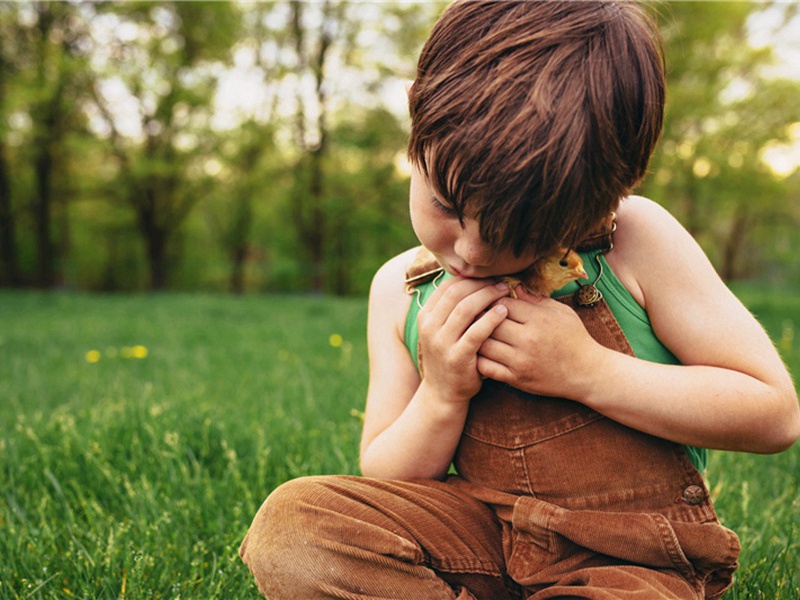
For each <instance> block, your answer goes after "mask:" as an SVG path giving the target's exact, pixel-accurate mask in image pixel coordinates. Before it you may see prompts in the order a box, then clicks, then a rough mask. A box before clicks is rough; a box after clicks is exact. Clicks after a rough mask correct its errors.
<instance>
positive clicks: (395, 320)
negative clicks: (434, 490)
mask: <svg viewBox="0 0 800 600" xmlns="http://www.w3.org/2000/svg"><path fill="white" fill-rule="evenodd" d="M411 260H413V254H412V253H404V254H401V255H400V256H398V257H396V258H394V259H392V260H390V261H389V262H388V263H386V264H385V265H384V266H383V267H382V268H381V269H380V270H379V271H378V273H377V274H376V275H375V278H374V279H373V282H372V287H371V289H370V300H369V318H368V323H367V341H368V346H369V359H370V381H369V390H368V392H367V407H366V412H365V418H364V430H363V433H362V438H361V470H362V473H363V474H364V475H366V476H369V477H378V478H383V479H414V478H426V479H438V478H442V477H444V476H445V475H446V474H447V471H448V469H449V467H450V463H451V461H452V458H453V455H454V453H455V450H456V447H457V446H458V440H459V438H460V437H461V432H462V430H463V428H464V423H465V421H466V417H467V411H468V408H469V399H470V398H471V397H472V396H473V395H474V394H475V393H476V392H477V389H479V388H480V384H481V379H480V375H479V374H478V371H477V366H476V360H477V351H478V348H479V347H480V345H481V344H482V343H483V342H484V341H485V340H486V338H487V337H488V336H489V334H491V332H492V331H493V330H494V328H495V327H496V326H497V324H498V323H499V322H500V321H502V319H503V318H504V317H505V309H501V310H500V311H489V313H487V314H486V315H483V316H480V314H481V313H482V312H483V311H484V310H485V309H486V308H487V307H488V306H489V305H490V304H491V303H492V302H494V301H496V300H497V299H498V298H500V297H502V295H503V294H504V293H505V291H504V290H502V289H498V288H496V287H495V286H494V285H492V284H491V283H490V282H485V281H483V282H481V281H475V280H464V279H459V278H453V279H450V280H448V281H446V282H445V283H443V284H442V285H441V286H440V287H439V289H438V290H437V291H436V292H435V293H434V294H433V295H432V296H431V298H430V299H429V300H428V302H427V303H426V305H425V308H424V309H423V310H422V311H421V312H420V323H421V324H420V343H421V345H422V347H423V353H424V354H425V357H426V358H425V373H426V376H425V379H424V380H423V381H420V378H419V375H418V373H417V369H416V367H415V365H414V362H413V360H412V359H411V356H410V354H409V352H408V350H407V349H406V347H405V344H404V326H405V319H406V313H407V312H408V307H409V302H411V301H413V300H412V299H411V296H409V295H408V294H406V292H405V286H404V273H405V269H406V267H407V266H408V265H409V264H410V262H411ZM479 316H480V317H479ZM476 317H479V318H478V319H477V320H476ZM473 321H474V323H473ZM437 344H438V346H437ZM458 350H461V352H460V353H459V352H458Z"/></svg>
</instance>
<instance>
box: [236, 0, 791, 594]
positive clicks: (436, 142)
mask: <svg viewBox="0 0 800 600" xmlns="http://www.w3.org/2000/svg"><path fill="white" fill-rule="evenodd" d="M656 40H657V37H656V35H655V33H654V30H653V28H652V26H651V24H650V21H649V20H648V19H647V18H646V17H645V15H644V14H643V13H642V12H641V10H640V9H638V8H637V7H636V6H635V5H633V4H631V3H628V2H611V1H609V2H599V1H595V2H555V1H553V2H491V1H490V2H483V1H480V2H479V1H460V2H455V3H454V4H452V5H451V6H450V7H449V8H448V9H447V10H446V11H445V13H444V14H443V15H442V17H441V18H440V20H439V21H438V22H437V24H436V26H435V27H434V30H433V32H432V34H431V36H430V38H429V39H428V42H427V43H426V45H425V48H424V49H423V51H422V55H421V57H420V61H419V65H418V70H417V77H416V79H415V81H414V83H413V85H412V86H411V88H410V90H409V105H410V109H411V116H412V132H411V138H410V143H409V156H410V158H411V161H412V163H413V165H414V172H413V175H412V180H411V192H410V212H411V221H412V225H413V227H414V231H415V233H416V234H417V236H418V238H419V240H420V242H421V244H422V245H423V246H424V247H425V248H426V249H427V250H428V251H430V253H431V255H432V256H433V257H434V259H435V263H431V264H422V265H420V264H419V262H418V261H416V260H415V259H416V258H417V257H418V256H419V250H418V249H412V250H410V251H408V252H405V253H403V254H401V255H399V256H397V257H395V258H393V259H391V260H389V261H388V262H387V263H386V264H385V265H384V266H383V267H382V268H381V269H380V270H379V272H378V273H377V274H376V276H375V279H374V281H373V285H372V289H371V292H370V305H369V323H368V341H369V352H370V384H369V392H368V398H367V409H366V417H365V423H364V431H363V437H362V451H361V467H362V471H363V474H364V475H365V476H366V477H364V478H355V477H316V478H305V479H300V480H295V481H292V482H289V483H287V484H285V485H283V486H281V487H280V488H279V489H278V490H276V491H275V492H274V493H273V494H272V495H271V496H270V497H269V498H268V499H267V501H266V502H265V503H264V505H263V506H262V508H261V509H260V511H259V513H258V514H257V515H256V518H255V520H254V522H253V525H252V527H251V529H250V531H249V533H248V535H247V537H246V539H245V541H244V542H243V544H242V549H241V555H242V557H243V559H244V560H245V562H246V563H247V564H248V566H249V567H250V569H251V570H252V572H253V573H254V575H255V577H256V581H257V583H258V585H259V589H260V590H261V591H262V592H263V593H264V594H265V595H266V596H267V597H269V598H271V599H294V598H364V599H367V598H396V599H404V600H414V599H421V600H422V599H425V600H429V599H439V598H441V599H445V598H461V599H467V598H478V599H488V600H494V599H500V600H502V599H506V598H526V599H528V598H534V599H536V600H540V599H543V598H556V597H559V598H566V597H569V598H595V599H605V598H642V599H653V598H704V597H718V596H719V595H721V594H722V593H723V592H724V590H725V589H726V588H727V587H728V585H729V584H730V581H731V576H732V573H733V571H734V570H735V568H736V566H737V562H736V561H737V557H738V549H739V545H738V540H737V538H736V536H735V535H734V534H733V532H731V531H729V530H727V529H725V528H724V527H722V526H721V525H720V524H719V522H718V521H717V519H716V515H715V514H714V509H713V507H712V506H711V503H710V500H709V498H708V491H707V489H706V487H705V485H704V483H703V480H702V477H701V475H700V471H702V469H703V468H704V466H705V451H704V450H703V449H704V448H723V449H728V450H741V451H750V452H778V451H781V450H784V449H786V448H788V447H789V446H790V445H791V444H792V443H793V442H794V441H795V439H796V438H797V437H798V435H800V411H798V405H797V397H796V393H795V391H794V388H793V384H792V382H791V379H790V377H789V375H788V373H787V372H786V369H785V368H784V366H783V364H782V362H781V360H780V358H779V357H778V355H777V353H776V352H775V350H774V348H773V346H772V344H771V343H770V341H769V339H768V338H767V336H766V334H765V333H764V332H763V330H762V329H761V328H760V327H759V325H758V324H757V323H756V321H755V320H754V318H753V317H752V316H751V315H750V314H749V313H748V312H747V311H746V310H745V309H744V308H743V307H742V305H741V304H740V303H739V302H738V301H737V300H736V299H735V297H734V296H733V295H732V294H731V293H730V292H729V291H728V290H727V289H726V288H725V286H724V285H723V284H722V282H721V281H720V279H719V278H718V277H717V275H716V274H715V273H714V271H713V269H712V267H711V266H710V264H709V263H708V261H707V259H706V258H705V256H704V255H703V253H702V252H701V251H700V250H699V248H698V247H697V245H696V244H695V243H694V242H693V240H692V239H691V238H690V237H689V235H688V234H687V233H686V232H685V231H684V230H683V229H682V228H681V227H680V226H679V225H678V224H677V223H676V222H675V221H674V220H673V219H672V218H671V217H670V216H669V215H668V214H667V213H666V212H665V211H663V210H662V209H660V208H659V207H658V206H657V205H655V204H654V203H652V202H650V201H648V200H646V199H644V198H637V197H628V194H629V193H630V190H631V188H632V187H633V186H634V185H635V184H636V183H637V182H638V181H639V180H640V179H641V178H642V177H643V176H644V174H645V170H646V167H647V162H648V160H649V157H650V154H651V152H652V150H653V147H654V145H655V143H656V141H657V138H658V135H659V132H660V129H661V123H662V114H663V105H664V76H663V65H662V60H661V57H660V49H659V46H658V43H657V41H656ZM573 248H577V249H578V250H579V251H580V255H581V257H582V258H583V260H584V263H585V267H586V270H587V272H588V275H589V278H590V282H591V287H590V286H584V288H586V289H584V290H583V291H584V292H585V291H587V290H588V291H590V292H592V293H589V294H581V295H577V294H573V292H575V291H576V288H578V284H576V283H572V284H570V285H569V286H566V287H565V288H564V289H562V290H560V291H557V292H556V294H555V296H559V299H558V300H555V299H550V298H541V297H537V296H533V295H531V294H528V293H526V292H525V291H524V289H523V288H519V290H520V291H519V293H518V296H519V297H518V298H511V297H507V294H508V287H507V285H506V284H504V283H502V282H501V283H498V280H499V279H500V278H501V277H503V276H505V275H509V274H517V273H521V272H526V271H527V270H528V269H529V267H531V265H534V264H535V263H536V262H537V261H538V260H539V259H541V258H542V257H548V256H552V255H558V254H564V253H565V252H566V251H567V250H568V249H573ZM612 248H613V249H612ZM595 290H597V291H599V293H594V292H595ZM406 291H408V292H410V294H407V293H405V292H406ZM579 291H580V290H579ZM601 295H602V296H603V297H600V296H601ZM417 352H419V357H421V362H422V363H423V364H424V369H423V370H422V371H423V372H424V376H422V377H421V376H420V370H419V369H418V366H417V364H415V360H418V359H419V357H418V356H417ZM451 464H455V466H456V469H457V471H458V475H457V476H450V477H448V476H447V474H448V470H449V468H450V465H451Z"/></svg>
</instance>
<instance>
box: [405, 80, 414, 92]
mask: <svg viewBox="0 0 800 600" xmlns="http://www.w3.org/2000/svg"><path fill="white" fill-rule="evenodd" d="M412 85H414V80H413V79H409V80H408V81H406V82H405V88H406V96H408V95H409V94H410V93H411V86H412Z"/></svg>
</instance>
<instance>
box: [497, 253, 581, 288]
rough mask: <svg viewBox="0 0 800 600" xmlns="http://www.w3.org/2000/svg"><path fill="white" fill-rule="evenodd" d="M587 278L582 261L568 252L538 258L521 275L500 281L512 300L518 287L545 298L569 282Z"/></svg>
mask: <svg viewBox="0 0 800 600" xmlns="http://www.w3.org/2000/svg"><path fill="white" fill-rule="evenodd" d="M587 278H588V275H587V274H586V271H585V270H584V268H583V260H581V257H580V256H579V255H578V253H577V252H575V251H574V250H569V251H568V252H566V253H564V252H562V251H559V252H557V253H555V254H551V255H550V256H546V257H544V258H540V259H539V260H537V261H536V262H535V263H533V264H532V265H531V266H530V267H528V268H527V269H526V270H525V271H523V272H522V273H518V274H517V275H516V276H507V277H503V278H502V279H501V281H503V282H505V283H506V284H507V285H508V295H509V296H511V297H512V298H516V297H517V291H516V289H517V287H518V286H520V285H521V286H522V287H523V289H524V290H525V291H527V292H528V293H530V294H533V295H535V296H542V297H543V298H547V297H549V296H550V294H552V293H553V292H554V291H555V290H557V289H560V288H562V287H564V286H565V285H567V284H568V283H569V282H570V281H575V280H576V279H587Z"/></svg>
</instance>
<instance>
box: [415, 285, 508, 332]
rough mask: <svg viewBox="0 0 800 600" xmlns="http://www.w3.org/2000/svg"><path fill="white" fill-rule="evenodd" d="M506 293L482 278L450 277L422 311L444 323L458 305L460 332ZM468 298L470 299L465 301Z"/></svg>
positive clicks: (457, 320)
mask: <svg viewBox="0 0 800 600" xmlns="http://www.w3.org/2000/svg"><path fill="white" fill-rule="evenodd" d="M483 290H486V291H483ZM479 291H483V294H482V295H481V296H479V297H477V298H471V296H472V295H473V294H475V293H476V292H479ZM504 293H506V292H505V291H504V290H503V289H501V288H498V287H496V286H495V285H494V284H493V283H492V282H490V281H485V280H481V279H460V278H453V279H448V280H447V281H445V282H444V283H443V284H442V285H440V286H439V289H438V290H436V292H434V294H433V295H432V296H431V298H430V300H428V302H427V303H426V304H425V306H424V307H423V309H422V311H421V312H425V313H427V314H430V315H431V317H432V319H433V320H434V321H435V322H437V323H440V324H444V323H445V322H447V321H449V320H450V317H451V315H452V314H453V312H454V311H456V307H458V311H457V312H456V314H455V317H456V322H458V323H463V327H461V328H460V329H461V331H459V334H460V333H461V332H463V331H464V329H466V327H467V325H468V324H469V323H471V322H472V320H473V319H474V318H475V317H476V316H477V315H478V313H480V312H481V311H482V310H484V309H485V308H486V307H487V306H488V305H489V304H490V303H491V302H493V301H494V300H497V299H498V298H500V297H502V295H503V294H504ZM467 298H469V300H468V301H467V302H464V300H465V299H467ZM426 309H427V310H426Z"/></svg>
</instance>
